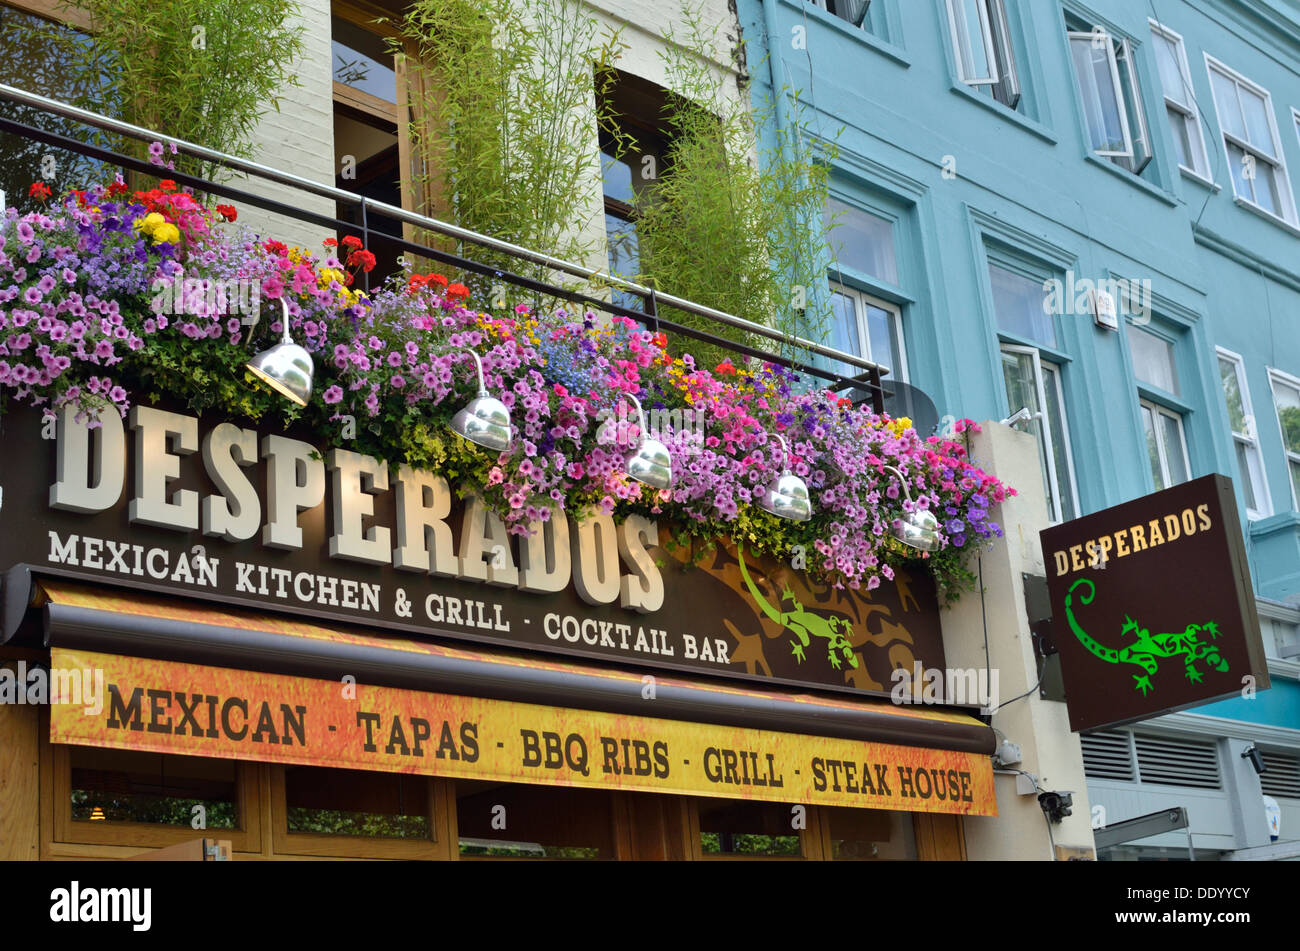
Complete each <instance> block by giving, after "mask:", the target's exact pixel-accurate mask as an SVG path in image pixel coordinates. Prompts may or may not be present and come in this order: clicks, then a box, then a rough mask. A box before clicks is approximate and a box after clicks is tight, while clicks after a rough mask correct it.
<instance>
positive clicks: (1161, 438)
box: [1138, 398, 1192, 489]
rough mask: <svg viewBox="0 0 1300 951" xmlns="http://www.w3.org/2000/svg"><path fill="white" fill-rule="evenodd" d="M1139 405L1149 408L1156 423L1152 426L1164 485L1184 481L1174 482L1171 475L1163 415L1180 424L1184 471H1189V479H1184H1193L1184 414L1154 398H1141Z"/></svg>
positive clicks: (1144, 434)
mask: <svg viewBox="0 0 1300 951" xmlns="http://www.w3.org/2000/svg"><path fill="white" fill-rule="evenodd" d="M1138 406H1139V407H1140V408H1141V409H1145V410H1149V411H1150V412H1151V414H1152V417H1153V419H1152V423H1153V424H1154V425H1153V426H1152V428H1153V430H1154V431H1155V434H1156V455H1157V456H1159V458H1160V477H1161V479H1162V480H1163V481H1164V487H1165V488H1166V489H1168V488H1170V487H1171V486H1175V485H1182V484H1183V483H1182V482H1174V481H1173V480H1172V479H1171V478H1170V475H1169V448H1168V447H1167V446H1166V445H1165V431H1164V427H1162V426H1160V425H1159V423H1160V420H1159V417H1161V416H1164V417H1166V418H1168V419H1172V420H1174V422H1176V423H1177V424H1178V441H1179V442H1180V443H1182V449H1183V471H1184V472H1186V473H1187V479H1185V480H1184V481H1191V478H1192V460H1191V456H1189V455H1188V452H1187V430H1186V429H1185V428H1184V427H1183V414H1182V413H1179V412H1176V411H1174V410H1172V409H1170V408H1169V407H1168V406H1164V405H1162V404H1160V403H1157V402H1155V401H1154V400H1149V399H1146V398H1139V399H1138ZM1145 437H1146V427H1145V426H1143V439H1144V440H1145ZM1153 484H1154V483H1153Z"/></svg>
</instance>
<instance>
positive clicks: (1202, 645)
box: [1041, 475, 1269, 731]
mask: <svg viewBox="0 0 1300 951" xmlns="http://www.w3.org/2000/svg"><path fill="white" fill-rule="evenodd" d="M1041 537H1042V543H1043V558H1044V561H1045V562H1046V565H1047V583H1048V588H1049V591H1050V594H1051V602H1052V619H1053V634H1054V637H1055V641H1056V645H1057V647H1058V649H1059V650H1060V654H1061V668H1062V672H1063V674H1064V678H1065V695H1066V701H1067V703H1068V704H1069V709H1070V727H1071V729H1073V730H1075V731H1085V730H1094V729H1097V728H1098V727H1103V726H1112V725H1116V724H1121V723H1130V722H1133V721H1135V720H1143V719H1147V718H1149V717H1153V716H1157V715H1159V714H1162V713H1169V712H1172V711H1174V710H1181V709H1183V708H1186V707H1190V706H1195V705H1197V704H1202V703H1208V702H1210V701H1213V700H1220V699H1224V698H1227V697H1233V696H1250V695H1252V692H1254V691H1259V690H1264V689H1266V688H1267V687H1268V686H1269V677H1268V667H1267V664H1266V661H1265V658H1264V647H1263V643H1262V642H1261V640H1260V634H1259V617H1258V615H1257V614H1256V610H1255V593H1254V588H1253V587H1252V585H1251V582H1250V568H1249V565H1248V562H1247V559H1246V550H1245V545H1244V543H1243V540H1242V533H1241V523H1240V521H1239V520H1238V518H1237V506H1236V501H1235V496H1234V495H1233V489H1232V480H1230V479H1228V478H1226V477H1224V476H1220V475H1210V476H1205V477H1203V478H1200V479H1196V480H1195V481H1192V482H1185V483H1183V484H1182V485H1177V486H1174V487H1173V488H1170V489H1166V490H1164V491H1163V492H1156V493H1154V494H1153V495H1148V496H1145V497H1143V498H1140V499H1135V500H1133V501H1132V502H1125V503H1124V504H1122V505H1117V506H1114V507H1113V508H1109V509H1105V510H1104V511H1101V512H1096V513H1094V514H1092V515H1088V516H1085V517H1083V518H1077V519H1074V520H1073V521H1070V522H1066V523H1065V524H1063V525H1056V526H1054V527H1052V528H1048V529H1045V530H1044V531H1043V532H1042V536H1041Z"/></svg>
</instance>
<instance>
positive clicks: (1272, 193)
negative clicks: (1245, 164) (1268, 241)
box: [1253, 159, 1281, 215]
mask: <svg viewBox="0 0 1300 951" xmlns="http://www.w3.org/2000/svg"><path fill="white" fill-rule="evenodd" d="M1254 172H1255V181H1254V183H1253V184H1254V186H1255V204H1257V205H1259V207H1261V208H1263V209H1264V210H1265V211H1268V212H1272V213H1273V214H1275V215H1280V214H1281V212H1280V211H1278V209H1279V208H1280V207H1281V202H1280V201H1279V200H1278V194H1277V169H1276V168H1274V167H1273V166H1272V165H1269V164H1268V163H1267V162H1265V161H1264V160H1263V159H1258V160H1257V161H1256V162H1255V164H1254Z"/></svg>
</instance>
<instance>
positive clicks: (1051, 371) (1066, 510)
mask: <svg viewBox="0 0 1300 951" xmlns="http://www.w3.org/2000/svg"><path fill="white" fill-rule="evenodd" d="M1042 367H1043V392H1044V393H1045V394H1046V395H1047V422H1048V427H1049V429H1050V435H1051V439H1052V457H1053V461H1054V463H1055V465H1056V484H1057V486H1059V487H1060V494H1061V519H1062V521H1069V520H1070V519H1072V518H1074V517H1075V515H1077V514H1078V513H1077V512H1076V511H1075V508H1074V492H1073V491H1072V489H1071V485H1072V483H1071V481H1070V446H1069V444H1068V443H1067V442H1066V438H1065V407H1063V406H1062V405H1061V392H1060V374H1059V371H1058V369H1057V368H1056V367H1055V366H1053V365H1052V364H1050V363H1044V364H1043V365H1042Z"/></svg>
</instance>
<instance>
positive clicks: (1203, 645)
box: [1065, 578, 1228, 697]
mask: <svg viewBox="0 0 1300 951" xmlns="http://www.w3.org/2000/svg"><path fill="white" fill-rule="evenodd" d="M1080 585H1086V586H1087V588H1088V590H1087V592H1086V593H1083V594H1080V595H1079V602H1080V603H1081V604H1091V603H1092V599H1093V597H1094V596H1095V595H1096V593H1097V588H1096V585H1094V584H1093V583H1092V582H1091V581H1090V580H1088V579H1087V578H1080V579H1079V580H1078V581H1076V582H1075V583H1074V584H1072V585H1070V590H1069V592H1068V593H1067V594H1066V596H1065V617H1066V620H1067V621H1068V622H1069V624H1070V630H1071V631H1073V632H1074V636H1075V637H1077V638H1078V639H1079V643H1080V644H1082V645H1083V646H1084V647H1085V648H1087V650H1088V651H1089V652H1090V653H1092V654H1093V655H1094V656H1096V657H1099V658H1100V659H1102V660H1104V661H1106V662H1107V663H1109V664H1136V665H1137V666H1138V667H1141V668H1142V670H1143V671H1145V673H1142V674H1134V675H1133V680H1134V681H1135V683H1134V686H1133V689H1134V690H1141V691H1142V696H1144V697H1145V696H1146V695H1147V691H1148V690H1154V689H1155V688H1154V687H1153V686H1152V685H1151V675H1152V674H1154V673H1155V672H1156V671H1157V669H1158V668H1159V663H1160V661H1159V659H1160V658H1162V657H1181V658H1183V666H1184V669H1185V671H1186V676H1187V679H1188V680H1190V681H1191V682H1192V683H1200V682H1201V681H1202V680H1203V679H1204V677H1203V675H1202V674H1201V672H1200V671H1199V670H1197V669H1196V662H1197V661H1204V662H1205V664H1206V666H1208V667H1210V668H1212V669H1214V670H1217V671H1220V672H1226V671H1227V669H1228V662H1227V661H1226V660H1225V659H1224V657H1223V655H1222V654H1221V653H1220V652H1219V648H1218V647H1217V646H1216V645H1215V644H1213V643H1211V642H1212V641H1213V640H1214V639H1215V638H1217V637H1218V636H1219V628H1218V625H1217V624H1216V623H1215V622H1214V621H1210V622H1209V623H1208V624H1189V625H1187V629H1186V630H1184V631H1181V632H1177V633H1167V634H1152V633H1151V632H1150V631H1148V630H1147V629H1146V628H1144V627H1142V626H1140V625H1139V624H1138V623H1137V622H1136V621H1134V620H1133V619H1132V618H1131V617H1129V616H1128V615H1127V614H1126V615H1125V616H1124V626H1123V628H1122V629H1121V630H1120V637H1125V636H1127V635H1129V634H1133V635H1134V636H1135V640H1134V641H1133V643H1131V644H1127V645H1125V646H1124V647H1121V648H1119V649H1118V650H1116V649H1115V648H1111V647H1107V646H1106V645H1105V644H1101V643H1098V642H1097V641H1096V640H1094V639H1093V638H1092V637H1091V636H1090V635H1089V634H1088V632H1087V631H1085V630H1084V629H1083V628H1081V627H1080V626H1079V624H1078V622H1077V621H1076V620H1075V618H1074V592H1075V589H1077V588H1078V587H1079V586H1080ZM1203 634H1208V635H1209V638H1210V639H1209V640H1202V637H1201V635H1203Z"/></svg>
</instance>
